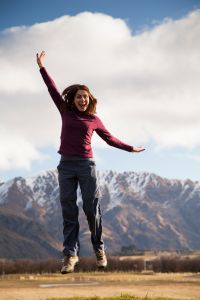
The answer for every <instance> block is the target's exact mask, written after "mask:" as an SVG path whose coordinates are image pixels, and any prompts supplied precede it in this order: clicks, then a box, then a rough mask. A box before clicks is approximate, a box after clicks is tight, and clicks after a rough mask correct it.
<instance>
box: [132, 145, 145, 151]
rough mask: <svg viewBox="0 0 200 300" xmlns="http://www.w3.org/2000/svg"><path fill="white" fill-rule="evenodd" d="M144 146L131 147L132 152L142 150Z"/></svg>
mask: <svg viewBox="0 0 200 300" xmlns="http://www.w3.org/2000/svg"><path fill="white" fill-rule="evenodd" d="M144 150H145V149H144V147H142V146H140V147H133V150H132V152H142V151H144Z"/></svg>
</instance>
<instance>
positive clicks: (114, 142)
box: [95, 117, 145, 152]
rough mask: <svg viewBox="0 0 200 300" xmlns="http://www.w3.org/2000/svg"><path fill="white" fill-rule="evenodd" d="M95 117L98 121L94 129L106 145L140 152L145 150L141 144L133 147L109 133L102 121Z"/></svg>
mask: <svg viewBox="0 0 200 300" xmlns="http://www.w3.org/2000/svg"><path fill="white" fill-rule="evenodd" d="M96 118H97V121H98V122H97V123H98V127H97V128H96V129H95V131H96V133H97V134H98V135H99V136H100V137H101V138H102V139H103V140H104V141H105V142H106V143H107V144H108V145H110V146H113V147H115V148H119V149H122V150H125V151H128V152H142V151H144V150H145V149H144V147H142V146H140V147H135V146H130V145H127V144H125V143H123V142H122V141H120V140H119V139H117V138H116V137H114V136H113V135H111V133H110V132H109V131H108V130H107V129H106V128H105V126H104V124H103V123H102V121H101V120H100V119H99V118H98V117H96Z"/></svg>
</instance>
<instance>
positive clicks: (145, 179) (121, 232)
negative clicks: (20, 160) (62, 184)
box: [0, 170, 200, 258]
mask: <svg viewBox="0 0 200 300" xmlns="http://www.w3.org/2000/svg"><path fill="white" fill-rule="evenodd" d="M98 178H99V184H100V187H101V208H102V215H103V228H104V240H105V244H106V246H107V249H108V251H109V252H110V253H119V252H120V251H121V248H122V247H123V246H131V245H134V246H135V247H136V248H139V249H158V250H159V249H166V250H169V249H171V250H172V249H173V250H174V249H194V250H195V249H199V248H200V218H199V213H200V182H198V181H195V182H193V181H191V180H175V179H174V180H169V179H166V178H162V177H160V176H157V175H155V174H152V173H135V172H123V173H119V172H114V171H105V172H99V173H98ZM78 203H79V206H80V215H79V221H80V242H81V246H82V248H81V249H82V253H83V254H90V253H91V246H90V243H89V240H90V233H89V230H88V225H87V223H86V218H85V216H84V214H83V212H82V209H81V205H82V204H81V192H80V190H79V191H78ZM0 230H1V233H2V234H1V237H0V257H16V258H17V257H32V258H46V257H49V256H55V255H58V253H59V252H60V251H61V249H62V216H61V209H60V203H59V187H58V180H57V171H56V170H49V171H45V172H42V173H40V174H38V175H37V176H35V177H31V178H22V177H17V178H14V179H12V180H10V181H7V182H5V183H1V184H0ZM88 245H89V246H88ZM13 248H14V250H13Z"/></svg>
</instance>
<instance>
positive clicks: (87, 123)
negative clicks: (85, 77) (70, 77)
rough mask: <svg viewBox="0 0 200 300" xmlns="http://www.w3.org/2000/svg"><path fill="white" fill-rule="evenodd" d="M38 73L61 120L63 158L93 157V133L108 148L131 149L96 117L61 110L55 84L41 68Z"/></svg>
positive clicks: (61, 100)
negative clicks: (108, 146) (107, 145)
mask: <svg viewBox="0 0 200 300" xmlns="http://www.w3.org/2000/svg"><path fill="white" fill-rule="evenodd" d="M40 73H41V75H42V77H43V80H44V82H45V83H46V85H47V88H48V91H49V93H50V95H51V97H52V99H53V101H54V103H55V105H56V106H57V108H58V110H59V112H60V114H61V118H62V130H61V144H60V149H59V151H58V153H60V154H61V155H65V156H80V157H85V158H87V157H93V152H92V148H91V138H92V134H93V132H94V131H96V133H97V134H98V135H99V136H100V137H101V138H102V139H103V140H104V141H106V143H107V144H109V145H110V146H113V147H116V148H119V149H122V150H125V151H129V152H131V151H132V150H133V147H132V146H130V145H127V144H125V143H123V142H121V141H120V140H118V139H117V138H116V137H114V136H112V135H111V134H110V132H109V131H108V130H107V129H106V128H105V126H104V125H103V123H102V121H101V120H100V119H99V117H97V116H96V115H87V114H85V113H84V112H79V111H76V110H72V111H70V110H63V109H62V107H63V101H64V100H63V98H62V96H61V94H60V93H59V91H58V90H57V87H56V85H55V82H54V81H53V80H52V78H51V77H50V76H49V74H48V73H47V70H46V69H45V68H44V67H43V68H40Z"/></svg>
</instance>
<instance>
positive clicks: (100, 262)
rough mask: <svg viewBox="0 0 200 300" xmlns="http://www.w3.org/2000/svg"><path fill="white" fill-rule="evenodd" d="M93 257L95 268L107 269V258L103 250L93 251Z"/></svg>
mask: <svg viewBox="0 0 200 300" xmlns="http://www.w3.org/2000/svg"><path fill="white" fill-rule="evenodd" d="M95 255H96V258H97V262H96V263H97V267H98V268H106V267H107V258H106V254H105V252H104V250H98V251H95Z"/></svg>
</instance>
